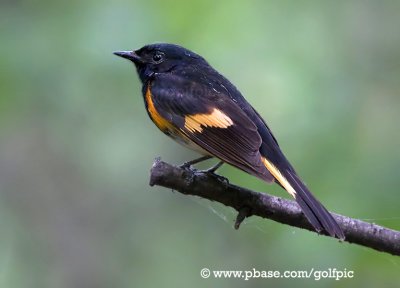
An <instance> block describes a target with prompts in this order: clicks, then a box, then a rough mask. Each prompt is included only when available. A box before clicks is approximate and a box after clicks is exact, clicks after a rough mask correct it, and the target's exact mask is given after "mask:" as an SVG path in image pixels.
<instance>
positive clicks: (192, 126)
mask: <svg viewBox="0 0 400 288" xmlns="http://www.w3.org/2000/svg"><path fill="white" fill-rule="evenodd" d="M231 125H233V121H232V119H231V118H229V116H227V115H226V114H224V113H223V112H222V111H221V110H219V109H217V108H214V109H213V111H212V112H211V113H209V114H194V115H187V116H185V128H186V129H188V130H189V131H190V132H202V131H203V127H214V128H228V127H229V126H231Z"/></svg>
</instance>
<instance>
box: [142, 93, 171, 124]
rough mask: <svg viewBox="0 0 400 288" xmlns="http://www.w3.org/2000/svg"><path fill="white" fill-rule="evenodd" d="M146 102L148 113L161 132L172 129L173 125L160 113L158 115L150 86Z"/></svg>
mask: <svg viewBox="0 0 400 288" xmlns="http://www.w3.org/2000/svg"><path fill="white" fill-rule="evenodd" d="M146 102H147V111H148V112H149V114H150V118H151V120H153V122H154V124H156V125H157V127H158V128H159V129H160V130H161V131H165V130H168V129H171V128H172V125H171V124H170V123H169V122H168V121H167V120H166V119H165V118H164V117H162V116H161V115H160V113H158V111H157V109H156V107H155V106H154V103H153V99H152V98H151V91H150V85H149V86H148V87H147V90H146Z"/></svg>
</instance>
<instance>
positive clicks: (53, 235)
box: [0, 0, 400, 288]
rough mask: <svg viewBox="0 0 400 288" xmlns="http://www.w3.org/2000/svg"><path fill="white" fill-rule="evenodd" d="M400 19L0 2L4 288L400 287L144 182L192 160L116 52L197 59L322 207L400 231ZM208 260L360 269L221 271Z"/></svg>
mask: <svg viewBox="0 0 400 288" xmlns="http://www.w3.org/2000/svg"><path fill="white" fill-rule="evenodd" d="M399 12H400V2H399V1H240V2H239V1H237V2H234V1H211V0H208V1H192V2H191V1H175V2H170V1H137V0H136V1H132V0H131V1H112V2H111V1H101V0H100V1H94V0H91V1H77V0H75V1H22V0H18V1H11V0H8V1H7V0H6V1H4V0H3V1H2V2H1V4H0V35H1V45H0V52H1V53H0V191H1V193H0V229H1V233H0V255H1V256H0V287H61V288H64V287H133V286H136V287H187V286H189V285H190V287H207V286H213V287H243V286H250V287H258V286H273V287H285V286H288V285H296V286H297V287H319V286H326V287H348V286H351V287H358V286H362V287H378V285H379V286H382V285H384V286H385V287H399V285H400V284H399V283H400V276H399V275H400V259H399V258H397V257H393V256H390V255H387V254H384V253H378V252H375V251H373V250H370V249H367V248H363V247H359V246H356V245H350V244H347V243H344V244H339V243H338V242H337V241H335V240H333V239H329V238H327V237H318V236H316V235H315V234H314V233H309V232H306V231H303V230H300V229H297V228H293V227H289V226H285V225H282V224H278V223H275V222H272V221H268V220H261V219H259V218H255V217H252V218H249V219H247V220H246V221H245V223H244V225H242V227H241V229H240V230H239V231H235V230H234V229H233V228H232V226H233V221H234V219H235V216H236V215H235V213H234V211H232V210H231V209H228V208H226V207H222V206H221V205H218V204H216V203H211V202H208V201H206V200H201V199H197V198H192V197H188V196H182V195H180V194H179V193H172V192H171V191H170V190H168V189H163V188H151V187H149V186H148V179H149V169H150V167H151V164H152V161H153V159H154V158H155V157H156V156H162V158H163V159H164V160H166V161H168V162H172V163H182V162H184V161H186V160H189V159H191V158H194V157H195V156H196V154H194V153H192V152H190V151H187V150H185V149H184V148H182V147H180V146H179V145H177V144H175V143H174V142H172V141H171V140H170V139H168V138H167V137H165V136H164V135H162V134H161V133H159V131H158V130H157V128H156V127H155V126H153V124H152V123H151V121H150V120H149V119H148V117H147V115H146V112H145V110H144V108H143V100H142V97H141V94H140V88H141V87H140V83H139V81H138V78H137V76H136V72H135V71H134V69H133V66H132V65H131V64H130V63H128V62H127V61H124V60H122V59H120V58H118V57H116V56H114V55H112V52H113V51H115V50H128V49H135V48H139V47H141V46H143V45H144V44H148V43H153V42H172V43H177V44H180V45H183V46H185V47H187V48H189V49H191V50H194V51H196V52H197V53H199V54H201V55H203V56H204V57H205V58H206V59H207V60H208V61H209V62H210V63H211V64H212V65H213V66H214V67H215V68H216V69H218V70H219V71H220V72H221V73H223V74H224V75H225V76H227V77H228V78H229V79H230V80H231V81H232V82H233V83H234V84H235V85H236V86H237V87H238V88H239V89H240V90H241V92H242V93H243V94H244V95H245V96H246V98H247V99H248V100H249V102H250V103H252V104H253V105H254V106H256V107H257V109H258V111H259V112H260V114H261V115H263V116H264V118H265V119H266V121H268V123H269V125H270V127H271V128H272V130H273V131H274V133H275V136H276V137H277V138H278V140H279V142H280V145H281V147H282V148H283V150H284V151H285V153H286V154H287V156H288V158H289V159H291V161H292V163H293V165H294V166H295V167H296V168H297V170H298V172H299V173H300V175H301V176H302V177H303V178H304V180H305V181H306V182H307V184H308V185H309V187H310V188H311V190H312V191H314V194H315V195H316V196H317V197H318V198H319V199H320V200H321V201H322V202H323V203H324V204H325V205H326V206H327V207H328V208H329V209H331V210H333V211H335V212H337V213H340V214H343V215H347V216H351V217H355V218H360V219H364V220H368V221H371V222H374V223H377V224H380V225H384V226H387V227H390V228H393V229H400V211H399V199H400V194H399V188H398V187H399V186H400V172H399V171H400V153H399V147H400V133H399V123H400V113H399V112H400V97H399V95H400V81H399V76H400V65H399V64H400V33H399V27H400V17H399ZM210 164H212V162H209V163H208V165H210ZM202 167H206V166H202ZM220 173H221V174H223V175H225V176H226V177H228V178H229V179H230V180H231V182H233V183H235V184H238V185H242V186H245V187H249V188H251V189H256V190H258V191H265V192H269V193H272V194H275V195H279V196H284V197H286V193H284V192H283V191H282V190H281V189H280V188H279V187H274V186H267V185H265V184H264V183H262V182H260V181H258V180H257V179H255V178H253V177H250V176H248V175H245V174H244V173H242V172H240V171H238V170H235V169H234V168H231V167H227V166H225V167H223V168H222V169H221V171H220ZM203 267H208V268H210V269H216V270H223V269H233V270H250V269H252V268H256V269H258V270H280V271H284V270H307V269H310V268H314V269H315V270H324V269H328V268H337V269H347V270H354V278H353V279H348V280H340V281H335V280H328V279H325V280H320V281H314V280H311V279H297V280H293V279H292V280H289V279H287V280H284V279H258V280H256V279H253V280H249V281H247V282H245V281H244V280H235V279H224V280H215V279H211V278H210V279H202V278H201V277H200V274H199V272H200V269H201V268H203Z"/></svg>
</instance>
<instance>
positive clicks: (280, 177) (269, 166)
mask: <svg viewBox="0 0 400 288" xmlns="http://www.w3.org/2000/svg"><path fill="white" fill-rule="evenodd" d="M261 160H262V162H263V163H264V165H265V167H266V168H267V169H268V171H269V172H270V173H271V174H272V176H274V177H275V179H276V180H278V181H279V183H281V185H282V186H283V188H285V190H286V191H287V192H288V193H289V194H290V195H292V196H293V197H294V198H296V190H294V188H293V187H292V185H290V183H289V181H288V180H287V179H286V178H285V177H284V176H283V175H282V173H281V171H279V170H278V168H276V167H275V165H274V164H272V163H271V162H269V161H268V160H267V158H265V157H262V158H261Z"/></svg>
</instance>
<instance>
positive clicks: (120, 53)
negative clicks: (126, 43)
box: [114, 51, 143, 64]
mask: <svg viewBox="0 0 400 288" xmlns="http://www.w3.org/2000/svg"><path fill="white" fill-rule="evenodd" d="M114 54H115V55H117V56H119V57H122V58H125V59H128V60H131V61H132V62H133V63H135V64H140V63H143V60H142V58H140V56H139V55H137V54H136V53H135V51H116V52H114Z"/></svg>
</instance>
